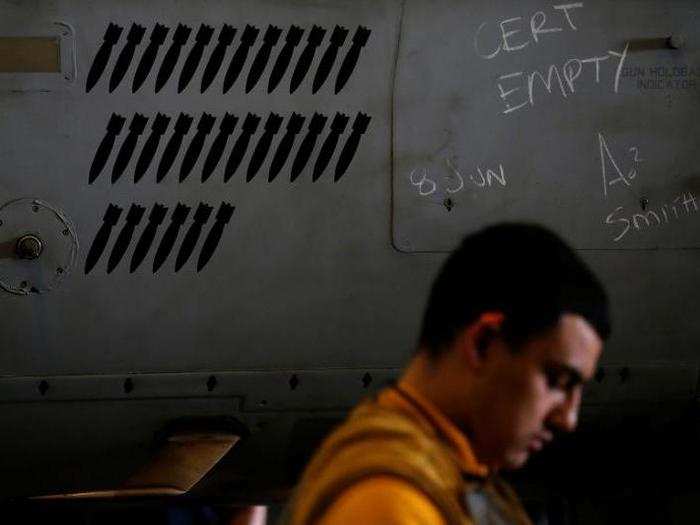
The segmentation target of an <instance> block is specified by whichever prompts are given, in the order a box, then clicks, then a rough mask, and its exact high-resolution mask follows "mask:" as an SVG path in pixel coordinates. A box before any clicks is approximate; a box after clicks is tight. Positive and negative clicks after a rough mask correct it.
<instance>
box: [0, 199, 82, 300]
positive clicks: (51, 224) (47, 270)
mask: <svg viewBox="0 0 700 525" xmlns="http://www.w3.org/2000/svg"><path fill="white" fill-rule="evenodd" d="M0 217H2V222H3V224H2V228H0V246H6V247H7V248H6V251H7V252H9V253H7V255H6V256H4V257H0V293H2V292H8V293H11V294H15V295H23V296H34V295H35V294H44V293H47V292H50V291H51V290H53V289H55V288H56V287H57V286H59V285H60V284H61V283H62V282H64V281H65V279H66V278H67V277H68V276H69V275H70V273H71V269H72V268H73V266H74V265H75V263H76V260H77V253H78V238H77V234H76V232H75V228H73V227H72V225H71V223H70V221H69V220H68V218H67V217H66V216H65V214H64V213H63V212H61V210H59V209H58V208H56V207H55V206H52V205H51V204H49V203H48V202H45V201H43V200H41V199H38V198H22V199H15V200H12V201H9V202H7V203H5V204H3V205H0Z"/></svg>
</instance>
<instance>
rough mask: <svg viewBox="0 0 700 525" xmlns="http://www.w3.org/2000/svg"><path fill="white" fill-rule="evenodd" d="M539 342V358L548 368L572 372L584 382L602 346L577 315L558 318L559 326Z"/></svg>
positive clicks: (598, 338)
mask: <svg viewBox="0 0 700 525" xmlns="http://www.w3.org/2000/svg"><path fill="white" fill-rule="evenodd" d="M541 342H542V345H541V347H540V350H541V356H542V358H543V359H545V360H546V361H548V362H550V363H551V364H556V365H558V366H560V367H563V368H567V369H572V370H573V371H575V372H577V373H578V375H580V376H581V377H582V379H583V380H584V381H587V380H589V379H590V378H591V377H592V376H593V374H594V373H595V368H596V364H597V362H598V358H599V357H600V353H601V351H602V347H603V344H602V341H601V339H600V337H599V336H598V334H597V333H596V331H595V329H594V328H593V327H592V326H591V325H590V323H588V321H586V320H585V319H584V318H583V317H581V316H580V315H576V314H564V315H562V318H561V320H560V322H559V324H558V325H557V326H556V327H555V329H554V330H552V331H550V333H549V334H548V336H546V337H545V338H543V339H542V341H541Z"/></svg>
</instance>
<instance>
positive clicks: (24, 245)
mask: <svg viewBox="0 0 700 525" xmlns="http://www.w3.org/2000/svg"><path fill="white" fill-rule="evenodd" d="M43 250H44V243H43V242H41V239H40V238H39V237H37V236H36V235H23V236H22V237H20V238H19V239H17V244H16V245H15V253H17V257H19V258H20V259H27V260H33V259H38V258H39V256H40V255H41V252H42V251H43Z"/></svg>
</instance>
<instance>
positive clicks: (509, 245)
mask: <svg viewBox="0 0 700 525" xmlns="http://www.w3.org/2000/svg"><path fill="white" fill-rule="evenodd" d="M492 311H499V312H503V314H504V315H505V319H504V321H503V326H502V327H501V328H502V333H501V335H502V336H503V337H504V338H505V339H506V341H507V342H508V343H510V344H511V345H514V346H516V347H517V346H519V345H520V344H522V343H524V342H525V341H527V340H528V339H530V338H531V337H533V336H536V335H538V334H541V333H543V332H545V331H546V330H547V329H549V328H552V327H554V326H555V325H556V324H557V323H558V322H559V319H560V317H561V315H562V314H564V313H573V314H578V315H581V316H582V317H583V318H584V319H586V320H587V321H588V322H589V323H590V324H591V325H592V326H593V328H595V330H596V331H597V332H598V335H599V336H600V338H601V339H603V340H605V339H607V338H608V337H609V335H610V317H609V306H608V298H607V294H606V293H605V289H604V288H603V285H602V284H601V283H600V281H599V280H598V278H597V277H596V276H595V275H594V274H593V272H592V271H591V270H590V269H589V267H588V266H587V265H586V263H584V262H583V260H582V259H581V258H580V257H579V256H578V255H577V254H576V252H574V250H573V249H572V248H570V247H569V246H568V245H567V244H566V243H565V242H564V241H563V240H562V239H561V238H560V237H559V236H557V235H556V234H555V233H553V232H552V231H550V230H548V229H546V228H544V227H542V226H538V225H534V224H515V223H502V224H497V225H494V226H490V227H487V228H484V229H482V230H479V231H477V232H476V233H473V234H471V235H468V236H466V237H465V238H464V240H463V241H462V243H461V244H460V246H459V247H458V248H457V249H456V250H455V251H454V252H453V253H452V254H451V255H450V256H449V257H448V258H447V260H446V261H445V263H444V265H443V266H442V269H441V270H440V273H439V274H438V276H437V278H436V280H435V282H434V283H433V287H432V290H431V292H430V297H429V299H428V304H427V307H426V311H425V316H424V318H423V326H422V330H421V336H420V341H419V343H420V347H419V348H420V349H425V350H427V351H428V352H429V353H430V354H432V355H439V354H441V353H442V352H444V351H445V350H446V349H447V348H448V347H449V346H450V345H451V343H452V342H453V341H454V339H455V337H456V336H457V335H458V333H459V332H460V331H461V330H462V329H463V328H464V327H465V326H467V325H469V324H470V323H472V322H474V321H476V320H477V318H478V317H479V316H480V315H481V314H482V313H484V312H492Z"/></svg>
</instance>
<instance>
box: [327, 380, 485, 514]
mask: <svg viewBox="0 0 700 525" xmlns="http://www.w3.org/2000/svg"><path fill="white" fill-rule="evenodd" d="M378 402H379V404H380V405H384V406H386V407H391V408H398V409H400V410H402V411H405V412H409V413H410V414H411V415H412V416H413V417H415V418H416V419H418V420H420V421H421V423H422V424H425V425H430V426H432V427H433V428H434V429H435V430H436V431H437V433H438V434H439V435H440V436H441V437H442V439H443V440H444V441H445V442H446V443H447V444H448V445H449V446H450V447H451V448H452V449H453V450H454V452H455V453H456V456H457V458H458V460H459V464H460V468H461V469H462V470H463V471H464V472H465V473H468V474H472V475H476V476H480V477H486V476H488V469H487V468H486V466H484V465H482V464H480V463H479V462H478V461H477V459H476V457H475V456H474V452H473V451H472V448H471V446H470V445H469V441H467V438H466V436H465V435H464V434H463V433H462V432H461V431H460V430H459V429H458V428H457V427H456V426H455V425H454V424H453V423H452V422H451V421H450V420H449V419H448V418H447V417H446V416H445V415H444V414H442V413H441V412H440V411H439V410H438V408H437V407H435V405H433V404H432V403H430V402H429V401H428V400H427V399H425V398H424V397H423V396H421V395H420V394H419V393H418V392H416V391H415V390H414V389H413V388H411V387H410V386H408V385H406V384H404V383H399V385H398V390H397V389H393V388H390V389H387V390H384V391H383V392H381V393H380V395H379V398H378ZM359 523H362V524H366V525H373V524H381V525H444V524H445V521H444V519H443V518H442V515H441V514H440V512H439V510H438V508H437V507H436V506H435V505H434V504H433V503H432V501H431V500H430V499H429V498H428V496H426V495H425V494H424V493H423V492H421V491H420V490H419V489H417V488H415V487H414V486H413V485H411V484H410V483H408V482H407V481H404V480H401V479H399V478H395V477H392V476H386V475H383V476H375V477H371V478H368V479H365V480H363V481H360V482H359V483H356V484H355V485H353V486H351V487H350V488H349V489H347V490H345V491H344V492H343V493H342V494H341V495H340V496H339V497H338V498H337V499H336V500H335V501H334V502H333V503H332V504H331V506H330V507H329V508H328V509H327V510H326V512H325V513H324V514H323V516H322V517H321V520H320V521H319V524H320V525H350V524H353V525H356V524H359Z"/></svg>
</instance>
